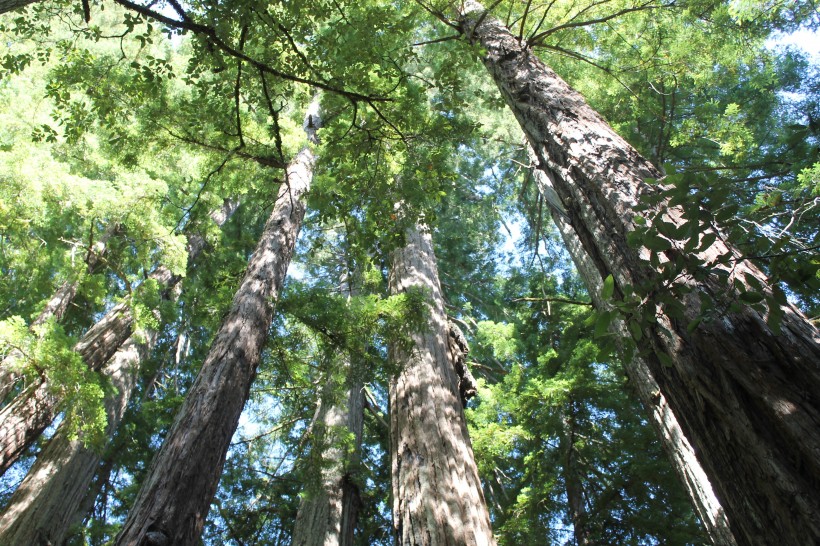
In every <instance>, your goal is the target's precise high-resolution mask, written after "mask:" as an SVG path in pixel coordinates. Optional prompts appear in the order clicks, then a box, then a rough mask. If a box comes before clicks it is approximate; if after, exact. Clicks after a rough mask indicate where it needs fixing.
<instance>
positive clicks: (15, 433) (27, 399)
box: [0, 303, 134, 475]
mask: <svg viewBox="0 0 820 546" xmlns="http://www.w3.org/2000/svg"><path fill="white" fill-rule="evenodd" d="M133 322H134V320H133V316H132V314H131V310H130V308H129V307H128V304H126V303H121V304H119V305H117V306H115V307H113V308H112V309H111V310H110V311H109V312H108V313H106V315H105V316H104V317H103V318H102V319H100V321H99V322H97V323H96V324H95V325H94V326H93V327H91V329H90V330H88V332H86V334H85V335H84V336H83V337H82V339H81V340H80V341H79V342H78V343H77V345H75V346H74V351H75V352H77V353H79V355H80V356H81V357H82V359H83V361H84V362H85V363H86V364H87V365H88V367H89V368H90V369H91V370H95V371H99V370H100V369H101V368H102V367H103V365H104V364H105V363H106V362H107V361H108V360H109V359H110V358H111V357H112V356H113V355H114V353H115V352H116V351H117V349H118V348H119V347H120V346H121V345H122V344H123V343H124V342H125V340H126V339H128V337H129V336H130V335H131V326H132V324H133ZM60 401H61V398H60V396H58V395H57V394H55V393H54V392H53V389H52V387H51V385H50V384H49V382H48V381H47V380H46V378H45V377H41V378H40V381H39V382H37V383H33V384H32V385H29V386H28V388H26V390H24V391H23V392H21V393H20V394H19V395H17V396H16V397H15V398H14V400H12V401H11V402H10V403H9V404H8V405H6V407H4V408H3V410H2V411H0V475H2V474H3V473H5V472H6V470H8V468H9V467H10V466H11V465H12V464H14V462H15V461H16V460H17V459H18V458H19V457H20V455H22V454H23V452H25V450H26V449H28V447H29V446H30V445H31V444H32V443H33V442H34V441H35V440H36V439H37V438H39V437H40V434H42V433H43V431H44V430H45V429H46V427H48V426H49V425H50V424H51V422H52V421H53V420H54V417H56V412H57V408H58V406H59V403H60Z"/></svg>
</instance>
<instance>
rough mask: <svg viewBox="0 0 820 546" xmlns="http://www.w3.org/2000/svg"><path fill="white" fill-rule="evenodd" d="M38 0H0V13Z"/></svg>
mask: <svg viewBox="0 0 820 546" xmlns="http://www.w3.org/2000/svg"><path fill="white" fill-rule="evenodd" d="M39 1H40V0H0V13H6V12H7V11H11V10H15V9H18V8H22V7H24V6H28V5H29V4H33V3H35V2H39Z"/></svg>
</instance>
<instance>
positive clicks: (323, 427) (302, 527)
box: [292, 364, 364, 546]
mask: <svg viewBox="0 0 820 546" xmlns="http://www.w3.org/2000/svg"><path fill="white" fill-rule="evenodd" d="M345 367H346V368H348V369H349V368H350V365H349V364H346V365H345ZM348 375H349V376H351V377H350V379H348V380H346V381H345V385H344V386H343V392H342V393H341V396H340V393H339V386H337V385H336V384H335V382H334V381H333V380H332V378H331V379H329V380H328V382H327V385H326V386H325V389H324V392H323V393H322V397H321V400H320V401H319V405H318V407H317V408H316V414H315V415H314V417H313V423H312V424H311V431H312V432H311V434H312V436H313V449H314V450H317V449H318V450H319V453H321V454H320V455H318V457H315V458H316V459H318V458H321V461H322V462H321V467H320V468H321V472H320V477H319V480H320V481H319V483H318V484H316V485H317V487H315V490H314V488H311V487H309V488H308V490H307V491H306V495H305V496H304V497H303V498H302V502H301V503H300V504H299V512H298V513H297V515H296V525H295V526H294V528H293V542H292V543H293V544H294V546H352V545H353V531H354V530H355V528H356V518H357V516H358V508H359V503H360V499H359V488H358V486H357V485H356V482H355V479H354V478H355V477H354V476H353V475H352V474H351V472H352V470H351V467H353V466H355V465H356V463H357V461H358V460H359V458H360V456H361V445H362V424H363V422H364V390H363V385H362V382H361V380H356V379H353V377H352V376H353V374H348ZM348 434H353V444H352V445H351V444H349V443H348V442H347V441H346V437H347V435H348Z"/></svg>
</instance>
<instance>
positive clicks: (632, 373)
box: [533, 169, 736, 546]
mask: <svg viewBox="0 0 820 546" xmlns="http://www.w3.org/2000/svg"><path fill="white" fill-rule="evenodd" d="M533 176H534V178H535V182H536V184H537V185H538V190H539V191H540V192H541V194H542V195H544V196H545V198H546V200H547V202H548V203H549V204H550V205H549V206H550V213H551V216H552V219H553V222H555V226H556V227H557V228H558V232H559V233H560V234H561V238H562V239H563V241H564V245H565V247H566V249H567V251H568V252H569V254H570V256H571V257H572V259H573V261H574V263H575V267H576V269H577V270H578V273H579V275H580V276H581V278H582V279H583V280H584V283H585V285H586V288H587V291H588V292H589V294H590V298H591V299H592V302H593V304H594V305H595V307H596V308H597V309H599V310H601V311H606V310H609V309H611V308H612V306H611V305H610V303H609V302H608V301H607V300H605V299H604V298H603V296H602V292H603V284H604V283H603V279H602V278H601V277H600V275H599V274H598V270H597V269H596V268H595V264H594V263H593V262H592V260H591V259H590V257H589V255H587V254H586V253H585V252H584V249H583V248H582V246H581V242H580V240H579V239H578V236H577V235H576V234H575V231H574V230H573V229H572V226H571V225H570V224H569V223H568V222H567V216H566V210H565V209H564V208H563V205H562V204H561V201H560V200H559V199H558V196H557V195H556V194H555V189H554V188H553V185H552V182H551V181H550V178H549V177H548V176H547V174H546V173H544V172H543V171H540V170H537V169H535V170H534V172H533ZM626 328H627V327H626V325H625V324H624V322H623V321H622V320H617V319H616V320H614V321H613V322H612V324H611V325H610V330H611V331H612V332H613V333H614V334H615V335H616V336H618V337H619V338H626V337H628V336H629V332H628V330H627V329H626ZM624 370H625V371H626V375H627V377H629V381H630V382H631V385H632V387H633V388H634V389H635V392H636V393H637V394H638V398H639V400H640V401H641V404H642V405H643V407H644V409H645V410H646V413H647V416H648V418H649V423H650V424H651V425H652V428H654V429H655V433H656V434H657V436H658V439H659V440H660V442H661V446H662V447H663V449H664V452H665V453H666V455H667V457H668V458H669V461H670V463H671V464H672V468H673V469H674V471H675V473H676V474H677V476H678V479H680V481H681V483H682V484H683V487H684V489H685V490H686V493H687V494H688V496H689V499H690V500H691V502H692V506H693V508H694V509H695V512H696V513H697V514H698V517H700V520H701V521H702V522H703V525H704V527H705V528H706V532H707V533H708V534H709V538H710V539H711V540H712V543H713V544H716V545H727V546H728V545H732V544H736V541H735V538H734V535H733V534H732V531H731V528H730V526H729V521H728V519H727V517H726V512H725V509H724V508H723V507H722V506H721V504H720V501H719V500H718V498H717V497H716V496H715V492H714V490H713V488H712V484H711V483H710V482H709V478H708V477H707V476H706V473H705V472H704V470H703V466H702V465H701V463H700V462H699V461H698V459H697V457H696V456H695V450H694V448H693V447H692V444H691V443H690V442H689V440H688V439H687V438H686V436H685V435H684V433H683V431H682V430H681V425H680V423H679V422H678V419H677V417H676V415H675V413H674V412H673V411H672V409H671V408H670V407H669V403H668V402H667V400H666V396H665V395H664V394H663V393H662V392H661V390H660V386H659V385H658V382H657V381H656V380H655V377H654V376H653V375H652V372H651V371H650V369H649V367H648V366H647V364H646V362H645V361H644V360H643V359H642V358H641V357H640V356H634V357H633V358H632V359H631V360H625V361H624Z"/></svg>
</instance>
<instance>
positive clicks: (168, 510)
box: [116, 105, 319, 546]
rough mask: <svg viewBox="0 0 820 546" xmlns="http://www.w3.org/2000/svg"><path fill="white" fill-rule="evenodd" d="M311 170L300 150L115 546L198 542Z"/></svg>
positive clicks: (312, 122) (309, 158)
mask: <svg viewBox="0 0 820 546" xmlns="http://www.w3.org/2000/svg"><path fill="white" fill-rule="evenodd" d="M316 108H317V107H316V105H314V106H313V107H312V109H311V113H310V114H309V115H308V120H309V122H306V124H305V125H306V129H307V130H308V131H309V133H308V134H309V135H310V136H311V140H313V139H315V129H316V128H317V127H318V121H319V119H318V114H317V111H316ZM314 163H315V157H314V154H313V151H312V150H311V148H309V147H306V148H304V149H303V150H302V151H301V152H299V154H298V155H297V156H296V158H295V159H294V160H293V161H292V162H291V163H290V165H289V166H288V168H287V171H286V175H285V182H284V183H283V184H282V185H281V186H280V189H279V193H278V196H277V199H276V203H275V205H274V208H273V213H272V214H271V216H270V218H269V219H268V222H267V223H266V225H265V229H264V231H263V233H262V236H261V238H260V240H259V243H258V245H257V247H256V251H255V252H254V255H253V257H252V258H251V260H250V263H249V264H248V269H247V271H246V273H245V277H244V278H243V279H242V283H241V285H240V287H239V289H238V290H237V292H236V295H235V296H234V299H233V302H232V304H231V308H230V311H229V312H228V314H227V316H226V317H225V319H224V320H223V322H222V325H221V326H220V328H219V331H218V332H217V334H216V337H215V339H214V341H213V343H212V345H211V348H210V350H209V351H208V355H207V356H206V357H205V361H204V362H203V364H202V368H201V369H200V371H199V374H198V375H197V377H196V380H195V381H194V384H193V385H192V386H191V389H190V391H189V392H188V394H187V396H186V397H185V402H184V403H183V405H182V407H181V408H180V410H179V413H178V414H177V417H176V419H175V420H174V424H173V425H172V426H171V430H170V431H169V432H168V436H167V437H166V439H165V441H164V442H163V444H162V447H161V448H160V451H159V453H157V456H156V457H155V458H154V461H153V463H152V464H151V469H150V470H149V472H148V475H147V477H146V479H145V481H144V482H143V484H142V487H141V488H140V491H139V494H138V495H137V500H136V502H135V504H134V506H133V508H132V509H131V511H130V513H129V514H128V519H127V520H126V522H125V524H124V526H123V529H122V531H121V532H120V534H119V536H118V537H117V540H116V544H117V545H120V546H122V545H129V546H132V545H133V546H137V545H139V546H149V545H150V546H158V545H171V544H173V545H174V546H187V545H194V544H197V543H198V542H199V536H200V534H201V533H202V527H203V525H204V523H205V517H206V516H207V514H208V508H209V506H210V503H211V499H212V498H213V496H214V493H215V492H216V488H217V485H218V483H219V477H220V474H221V472H222V467H223V465H224V463H225V456H226V453H227V451H228V447H229V445H230V441H231V436H232V435H233V433H234V431H235V430H236V427H237V424H238V423H239V416H240V414H241V413H242V408H243V407H244V405H245V401H246V400H247V398H248V396H249V393H250V387H251V383H252V382H253V379H254V377H255V375H256V367H257V365H258V364H259V359H260V357H261V354H262V348H263V346H264V344H265V341H266V340H267V337H268V330H269V328H270V322H271V320H272V318H273V304H274V302H275V301H276V299H277V297H278V296H279V292H280V290H281V287H282V283H283V282H284V279H285V274H286V272H287V268H288V265H289V263H290V258H291V256H292V254H293V249H294V247H295V244H296V237H297V235H298V233H299V229H300V227H301V225H302V219H303V218H304V215H305V199H304V196H305V193H306V192H307V191H308V189H309V188H310V182H311V179H312V176H313V166H314Z"/></svg>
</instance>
